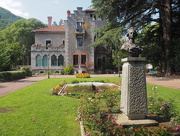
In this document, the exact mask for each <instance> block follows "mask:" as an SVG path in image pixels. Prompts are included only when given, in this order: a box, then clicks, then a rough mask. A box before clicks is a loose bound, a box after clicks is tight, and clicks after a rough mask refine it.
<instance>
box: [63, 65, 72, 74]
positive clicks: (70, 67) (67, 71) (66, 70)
mask: <svg viewBox="0 0 180 136" xmlns="http://www.w3.org/2000/svg"><path fill="white" fill-rule="evenodd" d="M64 73H65V75H73V74H74V68H73V66H71V65H68V66H66V67H65V68H64Z"/></svg>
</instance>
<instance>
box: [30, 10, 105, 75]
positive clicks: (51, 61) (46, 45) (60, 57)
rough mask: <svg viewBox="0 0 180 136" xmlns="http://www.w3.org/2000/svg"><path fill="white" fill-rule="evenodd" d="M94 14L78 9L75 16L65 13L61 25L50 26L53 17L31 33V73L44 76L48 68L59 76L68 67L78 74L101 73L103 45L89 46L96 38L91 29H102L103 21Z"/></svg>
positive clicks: (103, 57)
mask: <svg viewBox="0 0 180 136" xmlns="http://www.w3.org/2000/svg"><path fill="white" fill-rule="evenodd" d="M94 12H95V9H87V10H83V9H82V8H81V7H78V8H77V10H74V13H71V12H70V11H69V10H68V11H67V20H64V25H58V26H52V25H51V24H52V17H51V16H48V27H47V28H42V29H36V30H33V32H34V33H35V44H33V45H32V47H31V69H32V71H33V73H45V72H47V70H48V69H49V70H51V71H52V72H56V73H60V71H61V70H62V69H63V68H64V67H66V66H68V65H72V66H73V67H74V69H75V71H76V72H79V73H81V72H89V71H91V72H94V71H95V70H100V69H101V66H102V63H105V61H106V51H105V49H104V47H103V46H101V47H99V46H98V47H96V48H95V47H91V46H89V45H90V44H91V43H93V42H94V41H95V39H96V35H95V33H94V32H93V30H95V29H98V28H100V27H102V26H104V25H105V21H103V20H101V19H100V18H97V17H96V16H95V15H94V14H93V13H94Z"/></svg>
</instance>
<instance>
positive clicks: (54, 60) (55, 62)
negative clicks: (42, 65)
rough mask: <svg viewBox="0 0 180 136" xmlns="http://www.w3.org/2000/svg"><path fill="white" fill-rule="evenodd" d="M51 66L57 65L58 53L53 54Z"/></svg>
mask: <svg viewBox="0 0 180 136" xmlns="http://www.w3.org/2000/svg"><path fill="white" fill-rule="evenodd" d="M51 66H57V58H56V55H52V56H51Z"/></svg>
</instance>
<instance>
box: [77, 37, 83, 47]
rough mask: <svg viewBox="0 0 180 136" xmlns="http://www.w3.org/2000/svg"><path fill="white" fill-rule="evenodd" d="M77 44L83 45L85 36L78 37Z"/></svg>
mask: <svg viewBox="0 0 180 136" xmlns="http://www.w3.org/2000/svg"><path fill="white" fill-rule="evenodd" d="M77 46H83V38H81V37H78V38H77Z"/></svg>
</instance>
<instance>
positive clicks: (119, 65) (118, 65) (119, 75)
mask: <svg viewBox="0 0 180 136" xmlns="http://www.w3.org/2000/svg"><path fill="white" fill-rule="evenodd" d="M117 58H118V74H119V77H120V64H119V58H120V57H119V56H117Z"/></svg>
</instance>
